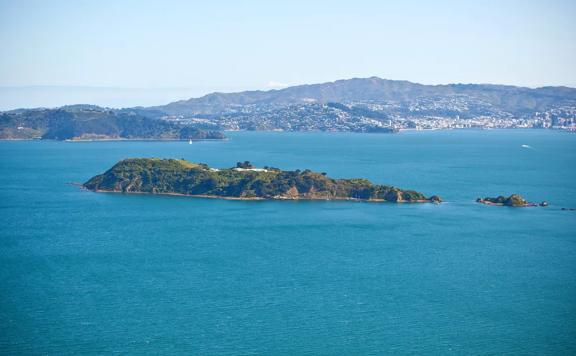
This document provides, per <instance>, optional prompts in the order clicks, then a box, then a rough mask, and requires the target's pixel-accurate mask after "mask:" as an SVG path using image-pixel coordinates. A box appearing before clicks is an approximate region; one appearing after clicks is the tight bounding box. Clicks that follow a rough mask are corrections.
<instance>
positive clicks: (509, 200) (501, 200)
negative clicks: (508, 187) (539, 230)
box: [476, 194, 548, 207]
mask: <svg viewBox="0 0 576 356" xmlns="http://www.w3.org/2000/svg"><path fill="white" fill-rule="evenodd" d="M476 202H477V203H481V204H486V205H497V206H510V207H529V206H548V203H547V202H545V201H543V202H541V203H530V202H528V201H526V199H524V198H523V197H522V196H521V195H518V194H512V195H510V196H509V197H505V196H503V195H500V196H498V197H495V198H491V197H486V198H478V199H476Z"/></svg>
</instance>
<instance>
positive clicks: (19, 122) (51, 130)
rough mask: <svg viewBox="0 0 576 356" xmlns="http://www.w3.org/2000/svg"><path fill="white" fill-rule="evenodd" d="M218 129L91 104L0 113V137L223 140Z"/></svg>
mask: <svg viewBox="0 0 576 356" xmlns="http://www.w3.org/2000/svg"><path fill="white" fill-rule="evenodd" d="M222 138H224V135H223V134H222V133H221V132H214V131H204V130H200V129H197V128H193V127H189V126H182V125H178V124H177V123H174V122H168V121H165V120H159V119H155V118H150V117H147V116H143V115H141V114H139V113H135V112H131V111H129V110H109V109H105V108H101V107H98V106H94V105H70V106H64V107H61V108H57V109H30V110H22V109H20V110H13V111H9V112H4V113H0V139H53V140H82V139H90V140H102V139H167V140H168V139H182V140H188V139H222Z"/></svg>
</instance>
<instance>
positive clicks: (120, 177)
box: [82, 158, 442, 203]
mask: <svg viewBox="0 0 576 356" xmlns="http://www.w3.org/2000/svg"><path fill="white" fill-rule="evenodd" d="M82 187H83V188H85V189H87V190H91V191H94V192H117V193H145V194H166V195H184V196H192V197H203V198H222V199H238V200H264V199H276V200H358V201H371V202H393V203H440V202H441V201H442V199H440V197H438V196H436V195H434V196H431V197H426V196H424V195H423V194H422V193H419V192H416V191H413V190H402V189H398V188H395V187H392V186H388V185H377V184H372V183H371V182H370V181H369V180H367V179H334V178H330V177H328V176H327V175H326V173H317V172H313V171H311V170H309V169H305V170H295V171H283V170H280V169H278V168H273V167H263V168H256V167H254V166H253V165H252V164H251V163H250V162H248V161H245V162H238V163H237V164H236V166H235V167H232V168H226V169H216V168H211V167H209V166H208V165H206V164H203V163H191V162H188V161H186V160H184V159H160V158H130V159H125V160H122V161H120V162H118V163H117V164H116V165H114V166H113V167H112V168H110V169H109V170H108V171H106V172H105V173H103V174H100V175H97V176H95V177H93V178H91V179H90V180H88V181H87V182H86V183H84V184H83V185H82Z"/></svg>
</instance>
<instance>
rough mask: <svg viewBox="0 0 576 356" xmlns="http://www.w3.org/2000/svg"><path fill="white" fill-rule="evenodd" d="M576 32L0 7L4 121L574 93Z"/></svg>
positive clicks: (366, 5)
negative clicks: (395, 90) (29, 110)
mask: <svg viewBox="0 0 576 356" xmlns="http://www.w3.org/2000/svg"><path fill="white" fill-rule="evenodd" d="M575 19H576V1H570V0H548V1H545V0H541V1H529V0H528V1H514V0H510V1H503V0H500V1H462V0H459V1H456V0H454V1H441V0H437V1H409V0H404V1H362V0H356V1H334V0H333V1H311V0H309V1H299V0H291V1H285V2H283V3H282V4H280V2H276V1H269V0H268V1H240V0H238V1H217V0H214V1H176V0H163V1H142V0H141V1H136V0H134V1H130V0H128V1H120V0H117V1H112V0H97V1H83V0H77V1H72V0H71V1H60V0H52V1H28V0H13V1H8V0H0V96H2V98H0V110H2V109H6V108H13V107H20V106H25V107H29V106H38V105H44V106H51V105H62V104H66V103H68V104H72V103H75V102H79V100H83V101H82V102H90V103H94V104H100V105H109V106H132V105H138V104H141V105H152V104H162V103H166V102H169V101H173V100H178V99H183V98H187V97H190V96H199V95H202V94H206V93H209V92H212V91H216V90H218V91H241V90H246V89H267V88H280V87H283V86H286V85H297V84H306V83H319V82H326V81H333V80H337V79H345V78H352V77H370V76H379V77H381V78H386V79H399V80H410V81H413V82H418V83H424V84H440V83H460V82H462V83H495V84H513V85H522V86H530V87H536V86H545V85H567V86H576V65H575V63H576V25H575ZM29 86H40V87H35V88H32V89H30V88H27V87H29ZM71 86H73V87H76V88H69V87H71ZM2 87H3V88H2ZM14 87H18V88H14ZM21 87H26V88H21ZM78 87H82V88H81V90H79V89H78ZM55 93H56V94H55ZM83 93H84V94H83ZM86 93H92V94H86ZM98 93H99V94H98ZM119 93H124V94H123V95H119ZM102 95H104V96H105V97H107V98H106V99H102ZM54 96H55V97H57V99H55V98H52V97H54ZM122 96H123V97H124V99H122Z"/></svg>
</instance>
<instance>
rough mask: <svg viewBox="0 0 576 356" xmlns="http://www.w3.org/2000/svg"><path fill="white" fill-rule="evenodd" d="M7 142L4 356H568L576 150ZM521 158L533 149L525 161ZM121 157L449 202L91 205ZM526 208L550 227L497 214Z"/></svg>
mask: <svg viewBox="0 0 576 356" xmlns="http://www.w3.org/2000/svg"><path fill="white" fill-rule="evenodd" d="M229 136H230V140H228V141H225V142H197V143H194V144H193V145H188V144H187V142H83V143H69V142H0V354H6V355H17V354H47V355H74V354H110V353H119V354H137V355H142V354H187V355H210V354H222V355H255V354H264V355H276V354H283V355H323V354H331V355H332V354H334V355H336V354H339V355H371V354H374V355H376V354H425V355H435V354H438V355H445V354H454V355H463V354H471V355H488V354H489V355H501V354H511V355H567V354H575V353H576V212H575V211H561V210H560V208H561V207H572V208H576V184H575V182H576V135H574V134H569V133H562V132H555V131H544V130H524V131H522V130H519V131H509V130H493V131H435V132H403V133H400V134H396V135H372V134H365V135H361V134H341V133H334V134H328V133H258V132H238V133H230V134H229ZM522 145H528V146H529V147H522ZM128 157H172V158H186V159H188V160H190V161H195V162H204V163H208V164H210V165H211V166H214V167H230V166H233V165H234V164H235V163H236V162H237V161H244V160H250V161H252V162H253V163H254V164H255V165H257V166H264V165H269V166H275V167H280V168H282V169H297V168H300V169H304V168H310V169H313V170H316V171H321V172H327V173H328V174H329V175H331V176H334V177H366V178H369V179H371V180H372V181H373V182H375V183H383V184H393V185H397V186H399V187H401V188H410V189H415V190H418V191H421V192H424V193H425V194H428V195H432V194H438V195H440V196H442V197H443V198H444V199H445V200H446V201H447V202H446V203H445V204H442V205H439V206H436V205H432V204H422V205H394V204H385V203H359V202H342V201H340V202H326V201H321V202H320V201H316V202H314V201H312V202H311V201H302V202H284V201H264V202H255V201H225V200H211V199H194V198H186V197H167V196H143V195H122V194H96V193H91V192H86V191H82V190H80V189H78V188H77V187H75V186H71V185H67V184H66V183H67V182H83V181H85V180H87V179H88V178H90V177H91V176H93V175H95V174H98V173H101V172H103V171H104V170H106V169H108V168H109V167H110V166H112V165H113V164H114V163H115V162H116V161H118V160H120V159H122V158H128ZM510 193H520V194H522V195H524V196H526V197H527V198H528V199H529V200H531V201H541V200H548V201H549V202H550V203H551V206H550V207H548V208H523V209H512V208H501V207H489V206H483V205H478V204H475V203H474V200H475V198H477V197H479V196H494V195H498V194H510Z"/></svg>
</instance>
